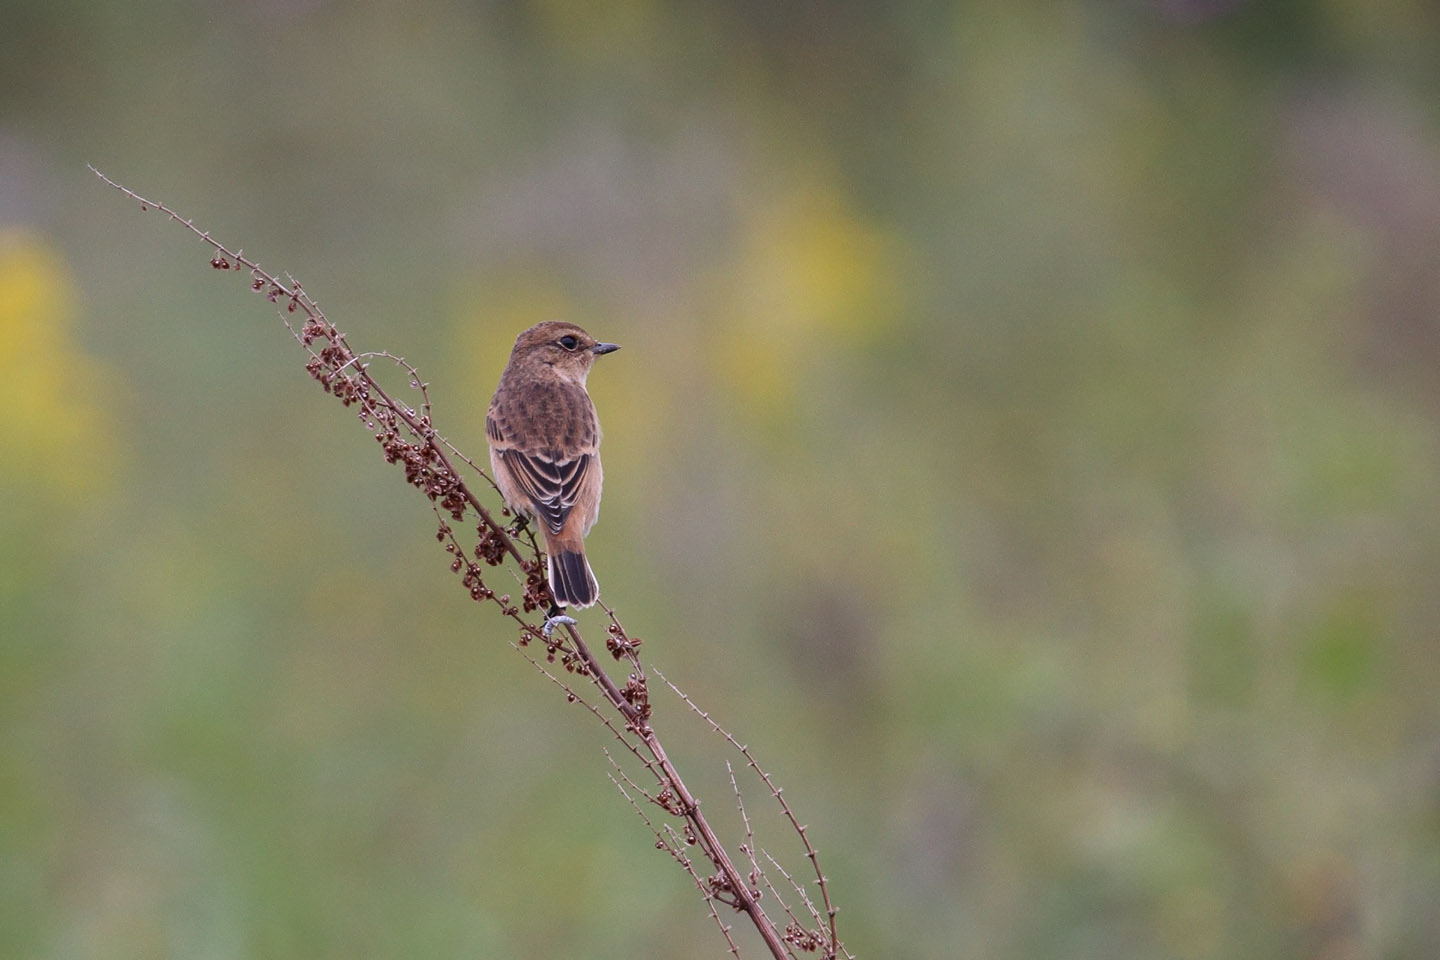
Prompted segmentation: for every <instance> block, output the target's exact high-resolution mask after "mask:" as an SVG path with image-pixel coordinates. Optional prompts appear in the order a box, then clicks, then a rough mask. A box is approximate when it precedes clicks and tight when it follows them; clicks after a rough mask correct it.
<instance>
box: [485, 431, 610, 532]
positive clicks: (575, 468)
mask: <svg viewBox="0 0 1440 960" xmlns="http://www.w3.org/2000/svg"><path fill="white" fill-rule="evenodd" d="M495 452H496V454H497V455H498V456H499V457H500V458H501V459H502V460H504V461H505V466H507V467H509V468H510V474H511V476H512V477H514V478H515V481H516V482H517V483H519V484H520V487H521V488H522V489H523V490H524V491H525V495H526V496H527V497H529V498H530V503H531V505H532V506H533V507H534V510H535V513H536V515H537V516H539V517H540V519H542V520H544V521H545V525H546V526H547V527H549V528H550V532H551V533H559V532H560V530H561V528H562V527H564V526H565V519H566V518H567V517H569V516H570V510H571V508H573V507H574V506H575V501H576V499H577V498H578V497H579V496H580V490H581V488H582V487H584V485H585V477H586V475H587V473H588V472H589V470H590V462H591V460H593V459H594V458H593V457H591V455H590V454H588V453H582V454H578V455H577V456H574V457H571V458H570V459H568V460H562V459H558V457H559V454H558V453H557V452H556V451H553V450H540V451H532V452H530V453H522V452H521V451H519V450H517V449H515V448H514V447H506V448H503V449H498V450H496V451H495Z"/></svg>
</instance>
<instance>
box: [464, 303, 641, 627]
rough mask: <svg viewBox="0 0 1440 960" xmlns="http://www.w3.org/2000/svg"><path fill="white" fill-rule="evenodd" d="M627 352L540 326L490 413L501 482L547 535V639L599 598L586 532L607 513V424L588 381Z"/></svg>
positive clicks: (521, 344)
mask: <svg viewBox="0 0 1440 960" xmlns="http://www.w3.org/2000/svg"><path fill="white" fill-rule="evenodd" d="M619 349H620V347H619V345H618V344H614V343H601V342H600V341H598V340H596V339H595V338H594V337H592V336H590V334H588V333H586V332H585V331H584V330H583V329H581V328H580V327H577V326H576V325H575V324H573V323H566V322H564V321H561V320H548V321H546V322H544V323H539V324H536V325H535V326H533V327H531V328H529V329H528V330H525V331H523V332H522V333H521V334H520V335H519V336H518V337H516V338H515V346H514V348H513V349H511V351H510V360H509V362H508V363H507V364H506V365H505V371H504V372H503V373H502V374H501V375H500V385H499V386H498V387H496V388H495V396H494V397H493V398H492V399H491V401H490V407H489V409H488V410H487V411H486V413H485V436H486V438H487V439H488V440H489V442H490V469H491V471H492V473H493V474H494V477H495V484H496V486H498V487H499V488H500V494H501V496H503V497H504V498H505V503H506V505H508V506H509V507H510V509H511V511H512V512H513V513H515V515H516V516H517V517H518V518H519V520H520V522H521V523H522V524H523V523H524V522H526V521H528V520H529V519H530V518H531V517H534V518H537V519H538V520H539V522H540V531H541V533H542V534H543V535H544V537H545V554H546V558H547V573H548V575H549V580H550V595H551V597H552V599H553V604H552V605H551V607H550V610H549V613H548V614H547V616H546V618H545V626H544V632H545V635H546V636H549V635H550V632H551V631H552V630H553V629H554V628H555V626H556V625H557V624H562V623H571V624H573V623H574V622H575V620H574V619H573V618H571V617H568V616H565V615H564V609H565V608H566V607H575V608H577V609H579V608H583V607H588V606H590V605H591V604H593V603H595V601H597V600H598V599H600V585H599V584H598V583H597V582H596V580H595V573H594V571H592V570H591V569H590V561H589V560H588V559H586V557H585V536H586V534H588V533H589V532H590V528H591V527H593V526H594V525H595V519H596V517H597V516H598V515H599V512H600V488H601V485H602V483H603V481H604V471H603V470H602V469H601V467H600V420H599V418H598V417H597V416H596V414H595V404H594V403H592V402H591V400H590V394H589V393H587V392H586V390H585V381H586V378H587V377H588V376H589V374H590V368H591V367H592V366H593V365H594V363H595V360H596V358H597V357H602V356H604V355H605V354H607V353H613V352H614V351H616V350H619Z"/></svg>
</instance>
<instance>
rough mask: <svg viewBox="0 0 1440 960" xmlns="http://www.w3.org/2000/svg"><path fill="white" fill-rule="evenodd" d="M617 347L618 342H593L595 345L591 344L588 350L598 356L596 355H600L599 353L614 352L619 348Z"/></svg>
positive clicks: (618, 345)
mask: <svg viewBox="0 0 1440 960" xmlns="http://www.w3.org/2000/svg"><path fill="white" fill-rule="evenodd" d="M619 349H620V344H618V343H597V344H595V346H593V347H591V348H590V352H591V353H593V354H595V356H597V357H598V356H600V355H601V354H605V353H614V352H615V351H616V350H619Z"/></svg>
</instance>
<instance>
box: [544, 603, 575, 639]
mask: <svg viewBox="0 0 1440 960" xmlns="http://www.w3.org/2000/svg"><path fill="white" fill-rule="evenodd" d="M574 622H575V618H574V617H567V616H565V608H564V607H551V608H550V612H549V613H547V614H545V625H544V626H543V627H541V628H540V632H541V633H543V634H545V636H546V637H549V636H550V634H551V633H553V632H554V631H555V628H556V627H558V626H560V625H561V624H565V623H571V624H573V623H574Z"/></svg>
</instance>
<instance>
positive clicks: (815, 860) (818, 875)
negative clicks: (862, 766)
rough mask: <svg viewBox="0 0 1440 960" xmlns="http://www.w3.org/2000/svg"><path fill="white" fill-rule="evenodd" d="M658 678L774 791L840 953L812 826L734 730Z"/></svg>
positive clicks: (835, 949) (833, 911) (832, 942)
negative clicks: (804, 821)
mask: <svg viewBox="0 0 1440 960" xmlns="http://www.w3.org/2000/svg"><path fill="white" fill-rule="evenodd" d="M655 675H656V676H657V677H659V678H660V680H661V681H662V682H663V683H664V684H665V685H666V686H667V687H669V688H670V689H671V690H672V691H674V693H675V695H676V696H677V697H679V698H680V699H681V700H683V701H685V704H686V706H688V707H689V708H690V709H691V710H692V711H694V712H695V714H696V715H697V716H699V717H700V718H701V719H702V720H704V721H705V722H706V723H708V724H709V725H710V729H712V730H714V731H715V732H716V733H718V734H719V735H720V736H722V737H724V738H725V740H726V742H728V743H729V744H730V746H732V747H734V748H735V749H736V750H738V751H739V752H740V755H741V756H743V757H744V758H745V762H746V763H747V764H749V766H750V769H752V770H754V771H755V773H756V774H757V775H759V777H760V779H761V780H762V781H764V783H765V786H766V787H768V788H769V789H770V793H771V795H772V796H774V797H775V800H776V801H777V802H778V803H779V804H780V809H781V810H782V811H783V812H784V814H785V818H786V819H787V820H789V821H790V825H791V826H792V827H794V828H795V832H796V833H798V834H799V835H800V842H801V843H803V844H804V845H805V856H806V858H807V859H808V860H809V861H810V865H811V866H812V867H813V868H814V870H815V879H816V882H817V883H818V884H819V885H820V896H821V898H822V899H823V900H824V901H825V913H826V915H827V916H828V917H829V926H830V948H831V950H832V951H833V952H835V953H838V952H839V951H840V950H841V949H842V948H841V946H840V938H839V937H838V936H837V935H836V933H835V914H837V913H839V911H838V910H837V909H836V908H835V906H834V904H832V903H831V902H830V883H829V881H828V880H827V879H826V877H825V874H824V872H823V871H821V869H820V854H819V852H818V851H817V850H816V849H815V847H814V846H813V845H812V844H811V843H810V838H809V836H807V831H808V830H809V827H808V826H806V825H804V824H802V823H801V822H800V821H799V820H798V819H796V817H795V813H794V811H792V810H791V809H790V804H789V803H788V802H787V801H786V800H785V795H784V790H783V788H781V787H777V786H776V785H775V781H774V780H772V779H770V774H768V773H766V772H765V770H764V769H762V768H761V766H760V764H758V763H756V762H755V757H754V755H753V754H751V753H750V748H749V747H748V746H746V745H744V744H742V743H740V741H738V740H736V739H735V738H734V737H733V736H732V735H731V734H730V731H728V730H726V729H725V728H724V727H722V726H721V725H720V724H719V723H718V722H716V721H715V719H714V718H713V717H711V716H710V714H709V713H707V712H706V711H704V710H701V709H700V707H699V706H698V705H696V703H695V701H693V700H691V699H690V697H689V696H688V695H687V694H686V693H685V692H684V691H683V690H681V689H680V688H679V687H677V686H675V684H673V683H671V682H670V680H669V679H668V678H667V677H666V676H665V674H663V673H661V672H660V670H659V669H658V668H655Z"/></svg>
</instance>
